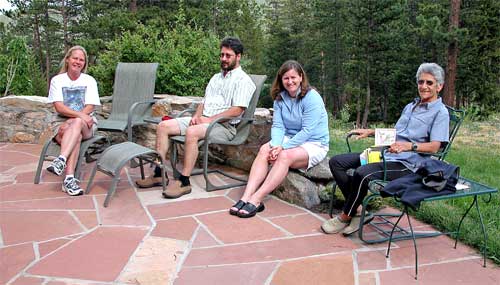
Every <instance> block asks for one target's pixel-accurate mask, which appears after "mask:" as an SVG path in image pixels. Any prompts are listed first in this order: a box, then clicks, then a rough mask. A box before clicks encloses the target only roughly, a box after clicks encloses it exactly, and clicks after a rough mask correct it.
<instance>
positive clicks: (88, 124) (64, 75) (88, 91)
mask: <svg viewBox="0 0 500 285" xmlns="http://www.w3.org/2000/svg"><path fill="white" fill-rule="evenodd" d="M87 64H88V59H87V52H86V51H85V49H84V48H83V47H81V46H74V47H72V48H70V49H69V50H68V52H67V53H66V55H65V56H64V59H63V61H62V64H61V65H62V68H61V70H60V71H59V74H58V75H56V76H54V77H53V78H52V80H51V81H50V90H49V98H48V101H49V102H50V103H53V104H54V108H55V109H56V111H57V113H59V115H60V116H62V117H65V118H68V119H67V120H66V121H65V122H64V123H62V124H61V126H60V127H59V129H58V130H57V135H56V137H55V141H56V142H57V143H59V144H60V145H61V153H60V155H59V156H58V157H57V158H56V159H54V161H52V163H51V164H50V165H49V167H47V170H48V171H50V172H52V173H54V174H56V175H58V176H60V175H62V174H63V172H64V170H66V177H65V179H64V181H63V185H62V191H64V192H66V193H68V194H69V195H71V196H76V195H81V194H83V189H82V188H80V186H79V182H80V181H79V180H78V179H76V178H75V177H74V172H75V167H76V163H77V160H78V153H79V151H80V142H81V141H82V140H86V139H89V138H91V137H92V136H93V135H94V132H95V131H96V130H97V120H96V118H95V117H94V115H93V111H94V106H96V105H101V103H100V101H99V93H98V91H97V83H96V81H95V79H94V78H93V77H92V76H90V75H87V74H85V73H84V72H85V71H86V70H87Z"/></svg>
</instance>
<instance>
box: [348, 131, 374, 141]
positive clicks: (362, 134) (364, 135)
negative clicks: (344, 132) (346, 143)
mask: <svg viewBox="0 0 500 285" xmlns="http://www.w3.org/2000/svg"><path fill="white" fill-rule="evenodd" d="M349 134H355V135H357V137H356V139H357V140H359V139H363V138H367V137H369V136H372V135H374V134H375V131H374V130H372V129H354V130H352V131H350V132H349Z"/></svg>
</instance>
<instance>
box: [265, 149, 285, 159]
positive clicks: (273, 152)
mask: <svg viewBox="0 0 500 285" xmlns="http://www.w3.org/2000/svg"><path fill="white" fill-rule="evenodd" d="M282 150H283V147H281V146H273V147H271V150H270V151H269V157H268V158H267V160H268V161H275V160H276V159H277V158H278V155H279V154H280V152H281V151H282Z"/></svg>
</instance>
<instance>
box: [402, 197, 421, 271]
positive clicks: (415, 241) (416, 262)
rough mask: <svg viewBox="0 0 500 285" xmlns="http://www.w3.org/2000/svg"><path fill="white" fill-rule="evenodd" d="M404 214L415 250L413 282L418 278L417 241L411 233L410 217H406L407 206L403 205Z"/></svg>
mask: <svg viewBox="0 0 500 285" xmlns="http://www.w3.org/2000/svg"><path fill="white" fill-rule="evenodd" d="M404 212H405V213H406V218H408V225H409V226H410V231H411V237H412V239H413V247H414V248H415V280H417V278H418V252H417V240H416V239H415V233H414V232H413V226H412V225H411V221H410V215H408V206H406V205H405V209H404Z"/></svg>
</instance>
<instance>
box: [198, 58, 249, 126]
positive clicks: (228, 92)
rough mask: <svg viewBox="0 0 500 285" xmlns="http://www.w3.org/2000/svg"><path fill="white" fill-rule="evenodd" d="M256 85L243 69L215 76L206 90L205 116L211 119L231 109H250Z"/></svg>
mask: <svg viewBox="0 0 500 285" xmlns="http://www.w3.org/2000/svg"><path fill="white" fill-rule="evenodd" d="M255 88H256V87H255V84H254V83H253V81H252V79H251V78H250V76H248V74H246V73H245V72H244V71H243V69H241V67H238V68H235V69H233V70H231V71H229V72H228V73H227V74H226V76H224V75H223V73H222V72H220V73H217V74H215V75H214V76H212V78H211V79H210V82H209V83H208V85H207V88H206V89H205V97H204V98H203V102H202V103H203V116H206V117H211V116H214V115H217V114H220V113H222V112H224V111H226V110H228V109H229V108H231V107H244V108H246V107H248V104H249V103H250V100H251V99H252V95H253V92H254V91H255Z"/></svg>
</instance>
